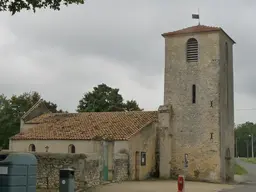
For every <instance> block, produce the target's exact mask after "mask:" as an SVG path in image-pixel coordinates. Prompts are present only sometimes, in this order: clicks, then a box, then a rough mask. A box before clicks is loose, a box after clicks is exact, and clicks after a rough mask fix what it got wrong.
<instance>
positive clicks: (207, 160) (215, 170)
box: [159, 25, 235, 182]
mask: <svg viewBox="0 0 256 192" xmlns="http://www.w3.org/2000/svg"><path fill="white" fill-rule="evenodd" d="M162 36H163V37H164V38H165V78H164V106H161V107H160V108H159V111H160V117H159V118H161V117H164V114H165V115H166V109H170V106H171V112H169V114H170V115H169V120H168V122H167V121H166V122H167V124H168V125H167V124H166V126H167V127H168V131H167V132H168V134H169V135H170V137H168V136H167V137H168V138H169V139H167V140H168V141H167V140H166V139H165V141H166V142H165V147H166V146H169V148H168V149H162V152H161V149H160V176H161V175H162V176H163V175H164V174H163V172H164V171H163V170H164V169H165V168H169V169H170V170H169V172H170V174H172V175H177V174H183V173H185V174H186V175H187V178H188V179H189V178H191V179H197V180H206V181H213V182H224V181H227V180H233V178H234V173H233V161H232V160H233V158H234V89H233V44H234V43H235V42H234V41H233V40H232V39H231V38H230V37H229V36H228V35H227V33H225V32H224V30H222V29H221V28H219V27H208V26H204V25H197V26H193V27H189V28H185V29H181V30H178V31H174V32H169V33H164V34H162ZM161 109H163V110H162V111H161ZM161 114H162V116H161ZM160 121H161V120H160ZM162 122H164V121H162ZM160 124H161V122H160ZM166 126H165V127H166ZM163 127H164V126H163ZM160 140H161V139H160ZM162 141H164V140H162ZM163 150H166V151H164V152H163ZM161 155H162V161H161ZM163 155H165V157H164V156H163ZM185 155H186V156H187V159H188V168H184V167H185V166H184V159H185V158H184V157H185ZM164 158H165V160H163V159H164ZM166 158H170V161H169V160H167V159H166ZM167 164H169V165H167ZM161 167H162V173H161ZM164 167H165V168H164ZM170 176H171V175H170Z"/></svg>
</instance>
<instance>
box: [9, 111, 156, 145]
mask: <svg viewBox="0 0 256 192" xmlns="http://www.w3.org/2000/svg"><path fill="white" fill-rule="evenodd" d="M153 121H157V112H156V111H131V112H91V113H49V114H43V115H41V116H39V117H36V118H35V119H33V120H31V121H29V122H28V123H33V124H35V126H34V127H32V128H30V129H28V130H27V131H24V132H21V133H19V134H17V135H15V136H14V137H12V138H11V139H13V140H93V139H95V140H96V139H109V140H127V139H129V138H130V137H131V136H132V135H134V134H136V133H137V132H139V131H140V130H141V129H142V128H144V127H145V126H146V125H149V124H150V123H152V122H153Z"/></svg>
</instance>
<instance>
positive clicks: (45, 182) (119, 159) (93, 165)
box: [34, 153, 128, 189]
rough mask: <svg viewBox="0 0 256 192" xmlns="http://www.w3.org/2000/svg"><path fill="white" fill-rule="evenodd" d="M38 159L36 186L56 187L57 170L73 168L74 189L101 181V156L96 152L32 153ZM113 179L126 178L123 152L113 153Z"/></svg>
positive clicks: (57, 179)
mask: <svg viewBox="0 0 256 192" xmlns="http://www.w3.org/2000/svg"><path fill="white" fill-rule="evenodd" d="M34 155H35V156H36V157H37V159H38V168H37V187H38V188H48V189H53V188H58V187H59V170H60V169H61V168H73V169H74V170H75V183H76V189H87V188H90V187H93V186H97V185H99V184H101V183H102V182H103V173H102V170H103V166H102V157H101V156H100V155H98V154H90V155H85V154H56V153H34ZM114 157H115V159H114V177H113V178H114V179H113V181H115V182H117V181H122V180H126V179H127V178H128V158H127V156H126V155H124V154H115V155H114Z"/></svg>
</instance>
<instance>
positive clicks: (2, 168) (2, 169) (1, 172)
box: [0, 167, 8, 175]
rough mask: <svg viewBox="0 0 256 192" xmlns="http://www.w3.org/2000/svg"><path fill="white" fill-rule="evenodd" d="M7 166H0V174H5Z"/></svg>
mask: <svg viewBox="0 0 256 192" xmlns="http://www.w3.org/2000/svg"><path fill="white" fill-rule="evenodd" d="M7 174H8V167H0V175H7Z"/></svg>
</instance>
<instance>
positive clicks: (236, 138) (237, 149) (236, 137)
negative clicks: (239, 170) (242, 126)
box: [236, 137, 238, 157]
mask: <svg viewBox="0 0 256 192" xmlns="http://www.w3.org/2000/svg"><path fill="white" fill-rule="evenodd" d="M236 157H238V149H237V137H236Z"/></svg>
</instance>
